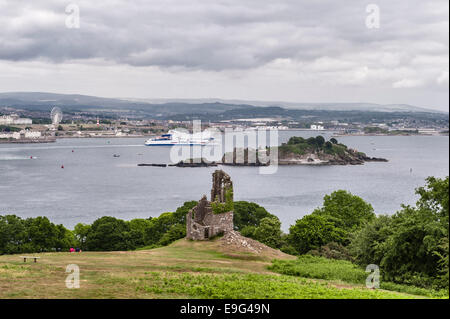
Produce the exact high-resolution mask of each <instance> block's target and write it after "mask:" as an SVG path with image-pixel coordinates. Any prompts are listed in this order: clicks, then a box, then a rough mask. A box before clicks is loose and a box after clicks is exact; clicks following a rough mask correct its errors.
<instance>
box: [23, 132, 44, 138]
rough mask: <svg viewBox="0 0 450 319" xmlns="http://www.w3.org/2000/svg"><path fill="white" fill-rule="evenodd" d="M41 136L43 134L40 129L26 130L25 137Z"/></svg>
mask: <svg viewBox="0 0 450 319" xmlns="http://www.w3.org/2000/svg"><path fill="white" fill-rule="evenodd" d="M22 132H23V131H22ZM22 132H21V133H22ZM41 136H42V134H41V132H38V131H24V137H25V138H40V137H41Z"/></svg>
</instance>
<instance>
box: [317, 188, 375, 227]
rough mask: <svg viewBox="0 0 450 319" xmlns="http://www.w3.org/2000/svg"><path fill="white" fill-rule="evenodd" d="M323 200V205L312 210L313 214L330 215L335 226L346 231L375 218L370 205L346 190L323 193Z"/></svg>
mask: <svg viewBox="0 0 450 319" xmlns="http://www.w3.org/2000/svg"><path fill="white" fill-rule="evenodd" d="M323 200H324V202H323V207H322V208H318V209H316V210H314V212H313V214H315V215H321V216H329V217H331V219H332V220H333V221H334V223H335V225H336V227H340V228H342V229H345V230H346V231H348V232H351V231H354V230H357V229H358V228H360V227H361V225H363V224H364V223H366V222H368V221H370V220H373V219H374V218H375V213H374V211H373V207H372V205H370V204H369V203H366V202H365V201H364V200H363V199H362V198H361V197H358V196H356V195H352V194H351V193H349V192H347V191H344V190H338V191H335V192H333V193H331V195H325V197H324V198H323Z"/></svg>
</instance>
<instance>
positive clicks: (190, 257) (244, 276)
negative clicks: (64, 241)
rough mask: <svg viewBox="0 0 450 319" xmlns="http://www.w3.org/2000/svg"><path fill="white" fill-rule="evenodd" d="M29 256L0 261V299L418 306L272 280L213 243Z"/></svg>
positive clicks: (264, 266) (328, 285)
mask: <svg viewBox="0 0 450 319" xmlns="http://www.w3.org/2000/svg"><path fill="white" fill-rule="evenodd" d="M33 255H38V256H39V257H41V258H40V259H39V261H38V262H37V263H33V262H30V261H28V262H27V263H24V262H23V260H22V258H20V255H4V256H0V298H269V299H271V298H421V297H419V296H417V295H411V294H405V293H399V292H391V291H384V290H370V289H366V288H365V287H363V286H362V285H360V284H355V283H352V282H348V283H346V282H344V281H342V280H340V279H336V278H326V279H327V280H323V279H309V278H303V277H299V276H290V275H285V274H283V275H282V274H277V273H275V272H272V271H270V270H269V269H268V267H269V266H270V265H271V260H272V259H273V258H274V256H271V255H264V256H259V255H258V256H256V255H252V254H249V253H240V252H237V251H230V250H229V249H227V248H226V247H224V246H223V245H222V244H220V241H219V240H215V241H211V242H192V241H187V240H184V239H183V240H179V241H177V242H175V243H174V244H172V245H170V246H167V247H162V248H157V249H152V250H141V251H130V252H83V253H42V254H33ZM282 258H286V259H287V260H289V259H291V260H293V259H294V258H293V257H289V256H282ZM69 264H76V265H78V266H79V268H80V288H78V289H68V288H66V285H65V279H66V276H67V275H68V273H66V272H65V270H66V267H67V265H69ZM305 276H308V275H307V274H305ZM335 279H336V280H335Z"/></svg>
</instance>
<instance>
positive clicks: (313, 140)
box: [219, 135, 388, 166]
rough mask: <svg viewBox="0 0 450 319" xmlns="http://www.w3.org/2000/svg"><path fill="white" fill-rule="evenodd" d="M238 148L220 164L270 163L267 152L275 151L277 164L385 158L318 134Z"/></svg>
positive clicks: (360, 161) (355, 162)
mask: <svg viewBox="0 0 450 319" xmlns="http://www.w3.org/2000/svg"><path fill="white" fill-rule="evenodd" d="M258 152H261V150H259V151H258V150H254V149H248V148H246V149H238V148H235V149H234V150H233V154H231V153H227V154H225V155H224V156H223V158H222V161H221V162H220V163H219V164H222V165H231V166H265V165H270V164H271V163H270V157H271V156H270V152H278V156H277V157H278V159H277V164H278V165H361V164H364V163H365V162H387V161H388V160H387V159H385V158H377V157H369V156H367V155H366V154H365V153H363V152H359V151H358V150H356V149H352V148H349V147H347V145H344V144H342V143H339V142H338V141H337V140H336V139H335V138H331V139H330V140H329V141H326V140H325V138H324V137H323V136H321V135H319V136H317V137H310V138H306V139H305V138H303V137H298V136H293V137H291V138H290V139H289V140H288V142H287V143H283V144H281V145H280V146H278V147H276V148H271V149H266V150H262V152H265V153H266V154H264V156H263V157H262V158H267V160H266V161H263V160H261V156H260V155H261V154H258Z"/></svg>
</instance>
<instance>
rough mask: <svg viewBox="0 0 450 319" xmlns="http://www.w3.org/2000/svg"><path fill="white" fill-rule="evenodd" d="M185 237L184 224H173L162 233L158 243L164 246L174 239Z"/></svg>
mask: <svg viewBox="0 0 450 319" xmlns="http://www.w3.org/2000/svg"><path fill="white" fill-rule="evenodd" d="M184 237H186V226H185V225H182V224H175V225H172V226H170V228H169V230H168V231H167V232H165V233H164V235H163V236H162V237H161V240H160V241H159V243H158V244H159V245H162V246H166V245H169V244H171V243H172V242H174V241H175V240H178V239H181V238H184Z"/></svg>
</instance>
